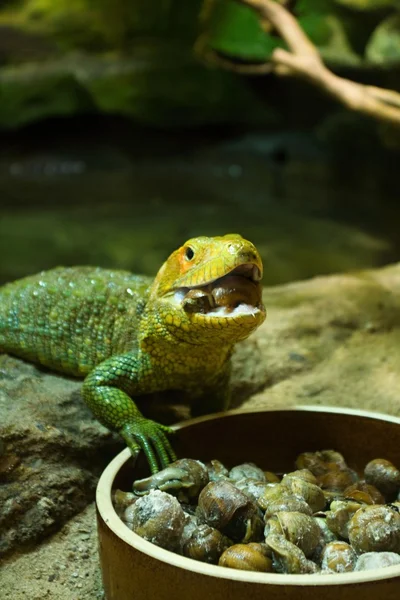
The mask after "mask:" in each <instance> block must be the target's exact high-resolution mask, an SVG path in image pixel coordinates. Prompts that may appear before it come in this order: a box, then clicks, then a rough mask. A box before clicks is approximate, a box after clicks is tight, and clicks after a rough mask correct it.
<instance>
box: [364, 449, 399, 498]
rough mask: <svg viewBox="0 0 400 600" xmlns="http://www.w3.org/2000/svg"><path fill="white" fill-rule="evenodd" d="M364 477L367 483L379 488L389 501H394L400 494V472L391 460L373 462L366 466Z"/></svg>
mask: <svg viewBox="0 0 400 600" xmlns="http://www.w3.org/2000/svg"><path fill="white" fill-rule="evenodd" d="M364 477H365V481H366V482H367V483H369V484H371V485H374V486H375V487H377V488H378V490H379V491H380V492H381V493H382V494H383V495H384V496H386V497H387V500H389V499H390V500H393V499H394V497H395V496H396V494H398V493H399V492H400V471H399V469H398V468H397V467H395V466H394V464H393V463H391V462H390V461H389V460H385V459H383V458H376V459H375V460H371V461H370V462H369V463H368V464H367V465H366V466H365V469H364Z"/></svg>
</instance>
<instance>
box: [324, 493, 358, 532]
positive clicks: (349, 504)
mask: <svg viewBox="0 0 400 600" xmlns="http://www.w3.org/2000/svg"><path fill="white" fill-rule="evenodd" d="M360 506H361V505H360V504H359V502H355V501H354V500H334V501H333V502H331V505H330V510H328V511H327V512H326V513H325V516H326V524H327V526H328V527H329V529H330V530H331V531H332V532H333V533H334V534H335V535H336V536H337V537H341V538H343V539H345V540H348V539H349V531H348V526H349V522H350V519H351V518H352V517H353V515H354V514H355V513H356V512H357V511H358V510H359V508H360Z"/></svg>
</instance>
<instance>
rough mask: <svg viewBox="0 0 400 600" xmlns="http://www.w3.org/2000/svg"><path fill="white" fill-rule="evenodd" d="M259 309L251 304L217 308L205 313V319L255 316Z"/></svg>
mask: <svg viewBox="0 0 400 600" xmlns="http://www.w3.org/2000/svg"><path fill="white" fill-rule="evenodd" d="M259 312H260V309H259V308H257V307H256V306H253V305H251V304H244V303H241V304H239V305H238V306H235V308H227V307H226V306H218V307H217V308H214V309H213V310H210V311H208V312H207V313H206V316H207V317H241V316H243V315H256V314H257V313H259Z"/></svg>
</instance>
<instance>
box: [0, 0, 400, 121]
mask: <svg viewBox="0 0 400 600" xmlns="http://www.w3.org/2000/svg"><path fill="white" fill-rule="evenodd" d="M277 1H280V2H283V1H284V0H277ZM288 6H290V9H291V10H292V11H293V13H294V14H295V16H296V17H297V19H298V20H299V22H300V24H301V26H302V27H303V29H304V31H305V32H306V33H307V35H308V36H309V37H310V39H311V40H312V41H313V42H314V43H315V44H316V46H317V47H318V49H319V51H320V52H321V55H322V57H323V58H324V60H326V61H328V62H330V63H331V64H333V65H335V66H336V65H337V66H338V67H347V66H351V67H355V68H358V67H362V68H364V67H365V66H369V65H371V66H373V67H374V68H375V67H379V68H381V67H383V68H382V72H383V71H384V72H385V74H387V73H388V72H389V71H390V69H388V66H389V67H390V68H392V67H393V66H396V64H398V63H399V62H400V0H290V3H289V5H288ZM282 44H283V42H282V40H281V39H280V37H279V36H278V35H277V34H276V32H274V31H273V30H272V29H271V27H268V25H267V26H265V27H261V25H260V22H259V20H258V18H257V16H256V15H255V14H254V12H253V11H252V10H250V9H249V8H248V7H245V6H243V5H241V4H240V3H238V2H235V1H234V0H190V1H187V2H182V0H8V1H7V2H3V3H0V127H17V126H20V125H23V124H25V123H28V122H30V121H34V120H37V119H40V118H45V117H46V116H52V115H72V114H77V113H78V114H79V113H87V112H90V113H92V112H96V111H104V112H110V113H117V114H123V115H126V116H128V117H131V118H134V119H137V120H138V121H141V122H144V123H150V124H155V125H162V126H166V127H169V126H193V125H195V126H197V125H201V124H204V123H214V122H224V121H230V120H234V121H235V122H236V123H238V124H249V123H259V124H271V123H275V124H279V123H281V122H282V119H283V118H285V117H284V116H283V115H282V111H281V107H280V106H272V103H271V101H270V100H269V97H268V95H265V94H264V95H260V94H259V92H258V91H257V90H256V89H255V87H254V86H252V84H249V82H248V80H247V79H246V78H240V77H237V76H236V75H233V74H231V73H227V72H224V71H222V70H216V69H210V68H208V67H207V66H206V65H203V64H201V63H200V61H199V60H198V58H196V56H195V54H194V52H193V48H194V47H200V46H201V45H203V47H206V48H210V49H212V50H214V51H217V52H220V53H222V54H224V55H228V56H230V57H233V58H235V59H237V60H239V61H256V62H263V61H266V60H268V59H269V58H270V56H271V54H272V52H273V50H274V48H276V47H277V46H280V45H282ZM385 76H386V75H385Z"/></svg>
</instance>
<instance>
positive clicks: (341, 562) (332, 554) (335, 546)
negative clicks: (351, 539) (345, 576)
mask: <svg viewBox="0 0 400 600" xmlns="http://www.w3.org/2000/svg"><path fill="white" fill-rule="evenodd" d="M356 560H357V555H356V553H355V552H354V550H353V548H352V547H351V546H350V544H347V543H346V542H340V541H335V542H330V543H329V544H327V545H326V546H325V548H324V549H323V551H322V565H321V566H322V570H323V571H328V572H330V573H347V572H349V571H353V570H354V566H355V563H356Z"/></svg>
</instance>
